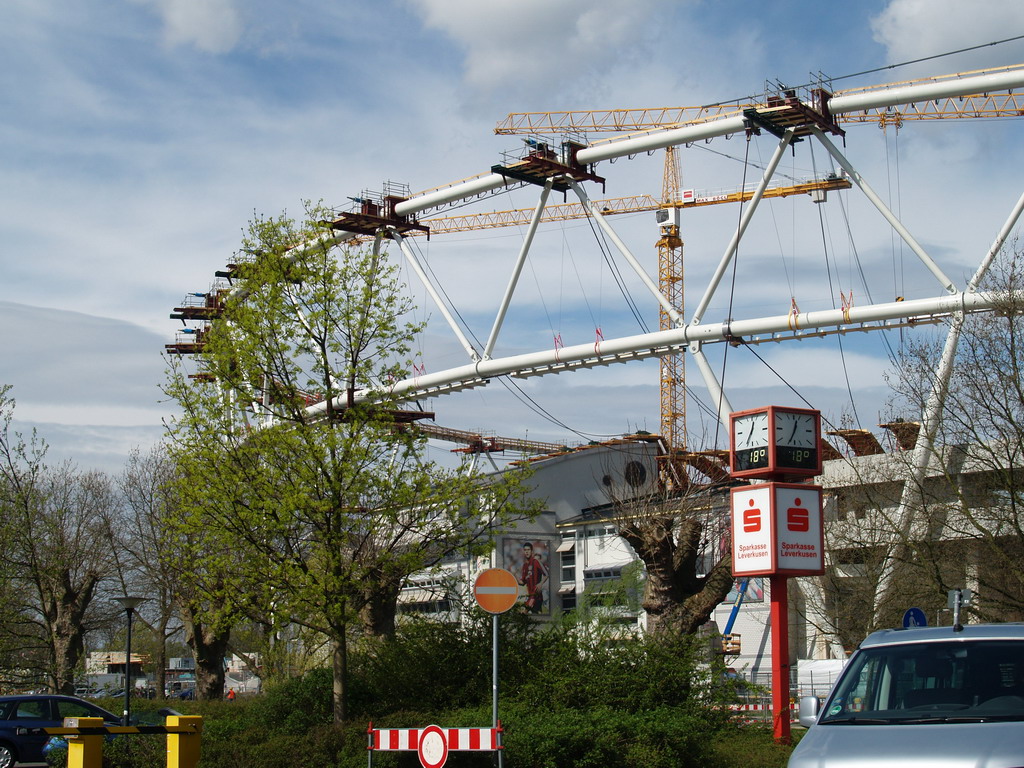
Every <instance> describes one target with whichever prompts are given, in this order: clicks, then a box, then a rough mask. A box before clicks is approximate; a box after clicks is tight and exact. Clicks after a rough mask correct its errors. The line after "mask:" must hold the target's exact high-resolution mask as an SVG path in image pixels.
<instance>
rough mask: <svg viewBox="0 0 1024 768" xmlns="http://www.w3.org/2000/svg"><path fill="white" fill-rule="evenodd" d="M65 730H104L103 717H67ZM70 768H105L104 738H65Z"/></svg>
mask: <svg viewBox="0 0 1024 768" xmlns="http://www.w3.org/2000/svg"><path fill="white" fill-rule="evenodd" d="M64 727H65V728H102V727H103V718H102V717H65V718H64ZM64 738H65V739H67V741H68V768H103V736H102V735H100V736H65V737H64Z"/></svg>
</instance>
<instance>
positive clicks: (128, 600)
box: [114, 595, 146, 725]
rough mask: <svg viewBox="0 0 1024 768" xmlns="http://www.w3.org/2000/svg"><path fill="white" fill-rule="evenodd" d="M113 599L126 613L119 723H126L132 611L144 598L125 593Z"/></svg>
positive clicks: (130, 706) (127, 716)
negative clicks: (122, 698)
mask: <svg viewBox="0 0 1024 768" xmlns="http://www.w3.org/2000/svg"><path fill="white" fill-rule="evenodd" d="M114 599H115V600H117V602H119V603H120V604H121V605H123V606H124V610H125V612H126V613H127V614H128V642H127V646H126V648H125V652H124V712H123V713H122V715H121V725H128V724H129V722H128V721H129V720H130V718H131V709H132V698H131V697H132V685H131V667H132V611H134V610H135V608H136V607H137V606H138V605H139V603H141V602H142V601H143V600H145V599H146V598H144V597H129V596H128V595H125V596H124V597H115V598H114Z"/></svg>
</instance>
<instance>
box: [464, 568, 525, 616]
mask: <svg viewBox="0 0 1024 768" xmlns="http://www.w3.org/2000/svg"><path fill="white" fill-rule="evenodd" d="M473 597H474V598H476V602H477V605H479V606H480V607H481V608H483V609H484V610H485V611H487V612H488V613H505V611H507V610H509V609H510V608H511V607H512V606H513V605H515V604H516V600H517V599H518V598H519V582H518V581H516V577H515V576H513V575H512V572H511V571H506V570H505V569H504V568H488V569H487V570H486V571H481V572H480V575H479V576H477V577H476V582H475V583H474V584H473Z"/></svg>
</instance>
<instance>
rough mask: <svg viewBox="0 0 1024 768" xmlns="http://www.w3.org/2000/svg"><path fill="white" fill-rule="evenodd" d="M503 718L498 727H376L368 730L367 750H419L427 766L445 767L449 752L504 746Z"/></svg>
mask: <svg viewBox="0 0 1024 768" xmlns="http://www.w3.org/2000/svg"><path fill="white" fill-rule="evenodd" d="M502 732H503V731H502V727H501V721H499V722H498V726H497V727H496V728H440V727H439V726H436V725H428V726H426V727H425V728H374V727H373V723H370V725H369V726H368V727H367V729H366V733H367V736H368V740H367V747H366V748H367V749H368V750H370V751H371V752H372V751H380V752H417V753H419V758H420V764H421V765H422V766H423V768H442V766H444V764H445V762H446V761H447V759H448V753H449V752H493V751H495V750H498V749H501V748H502V745H501V734H502Z"/></svg>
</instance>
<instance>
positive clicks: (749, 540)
mask: <svg viewBox="0 0 1024 768" xmlns="http://www.w3.org/2000/svg"><path fill="white" fill-rule="evenodd" d="M731 505H732V506H731V509H732V537H733V538H732V572H733V575H734V576H770V575H775V574H778V575H782V576H818V575H821V574H823V573H824V572H825V530H824V525H823V524H822V507H821V486H817V485H806V484H803V483H764V484H761V485H745V486H742V487H739V488H733V489H732V500H731Z"/></svg>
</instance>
